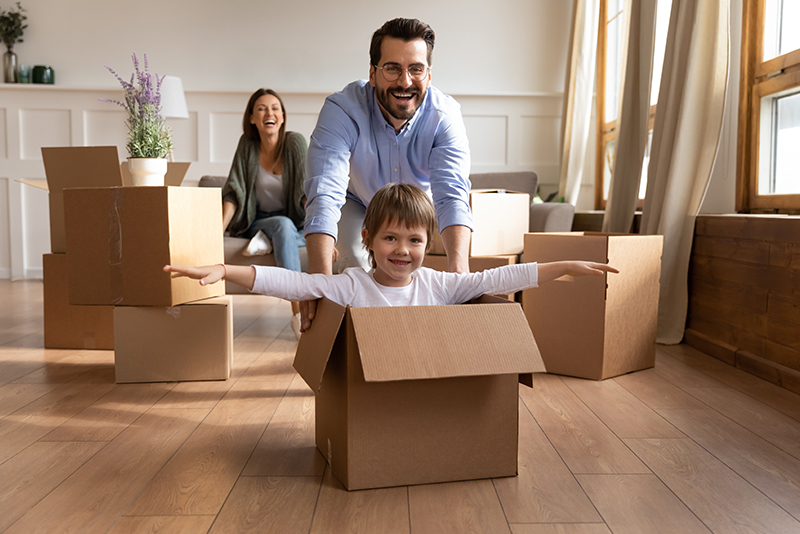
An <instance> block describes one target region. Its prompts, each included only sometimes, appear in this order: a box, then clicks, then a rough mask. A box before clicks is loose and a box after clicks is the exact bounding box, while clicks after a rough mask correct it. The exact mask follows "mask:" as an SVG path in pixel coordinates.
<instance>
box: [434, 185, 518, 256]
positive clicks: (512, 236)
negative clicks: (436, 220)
mask: <svg viewBox="0 0 800 534" xmlns="http://www.w3.org/2000/svg"><path fill="white" fill-rule="evenodd" d="M469 206H470V209H471V210H472V220H473V223H474V226H475V229H474V231H473V232H472V235H471V240H470V245H469V247H470V248H469V255H470V256H495V255H498V254H521V253H522V249H523V248H524V243H523V236H524V235H525V234H526V233H527V232H528V229H529V228H530V218H531V197H530V195H529V194H528V193H519V192H516V191H506V190H505V189H473V190H472V191H470V192H469ZM446 253H447V252H446V251H445V249H444V244H443V243H442V237H441V236H440V235H439V229H438V227H437V229H436V232H434V235H433V243H432V245H431V250H430V254H439V255H442V254H446Z"/></svg>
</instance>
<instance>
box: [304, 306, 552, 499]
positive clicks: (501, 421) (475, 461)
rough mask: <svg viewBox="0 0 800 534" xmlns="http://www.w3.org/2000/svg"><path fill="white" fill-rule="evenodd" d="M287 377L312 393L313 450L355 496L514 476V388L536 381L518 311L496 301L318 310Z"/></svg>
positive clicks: (530, 342)
mask: <svg viewBox="0 0 800 534" xmlns="http://www.w3.org/2000/svg"><path fill="white" fill-rule="evenodd" d="M488 302H491V303H488ZM294 367H295V369H296V370H297V372H298V373H300V376H302V377H303V379H304V380H305V381H306V383H307V384H308V385H309V387H311V389H312V390H314V392H315V393H316V412H315V414H316V444H317V447H318V448H319V450H320V451H321V452H322V455H323V456H324V457H325V458H327V460H328V462H329V463H330V465H331V468H332V470H333V473H334V474H335V475H336V476H337V477H338V478H339V479H340V480H341V481H342V483H343V484H344V486H345V487H346V488H348V489H351V490H354V489H364V488H378V487H387V486H402V485H408V484H425V483H433V482H446V481H453V480H468V479H477V478H490V477H504V476H514V475H516V473H517V439H518V419H517V417H518V413H517V407H518V388H519V381H520V379H521V378H522V377H524V381H525V382H526V383H528V384H532V382H531V380H532V375H531V374H530V373H536V372H543V371H544V365H543V363H542V359H541V357H540V355H539V351H538V349H537V347H536V342H535V341H534V339H533V336H532V335H531V332H530V329H529V328H528V325H527V323H526V321H525V317H524V315H523V314H522V310H521V309H520V306H519V304H515V303H510V302H508V301H504V300H502V299H497V298H493V297H484V298H483V299H482V300H481V303H474V304H465V305H461V306H417V307H379V308H351V307H346V308H344V307H342V306H339V305H337V304H335V303H333V302H331V301H329V300H325V299H323V300H321V301H320V302H319V304H318V306H317V315H316V317H315V318H314V322H313V323H312V326H311V329H309V330H308V331H306V332H305V333H304V334H303V337H302V338H301V339H300V344H299V346H298V349H297V354H296V355H295V361H294ZM521 373H524V375H521Z"/></svg>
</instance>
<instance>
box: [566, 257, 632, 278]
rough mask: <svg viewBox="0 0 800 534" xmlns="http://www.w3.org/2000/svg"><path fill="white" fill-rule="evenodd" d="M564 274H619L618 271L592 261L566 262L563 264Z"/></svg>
mask: <svg viewBox="0 0 800 534" xmlns="http://www.w3.org/2000/svg"><path fill="white" fill-rule="evenodd" d="M565 263H566V264H567V265H566V272H565V274H568V275H570V276H602V275H603V273H619V270H618V269H615V268H614V267H612V266H610V265H607V264H605V263H595V262H593V261H568V262H565Z"/></svg>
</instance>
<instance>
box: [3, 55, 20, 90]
mask: <svg viewBox="0 0 800 534" xmlns="http://www.w3.org/2000/svg"><path fill="white" fill-rule="evenodd" d="M3 80H4V81H5V82H6V83H17V54H16V53H15V52H12V51H11V50H9V51H8V52H6V53H5V54H3Z"/></svg>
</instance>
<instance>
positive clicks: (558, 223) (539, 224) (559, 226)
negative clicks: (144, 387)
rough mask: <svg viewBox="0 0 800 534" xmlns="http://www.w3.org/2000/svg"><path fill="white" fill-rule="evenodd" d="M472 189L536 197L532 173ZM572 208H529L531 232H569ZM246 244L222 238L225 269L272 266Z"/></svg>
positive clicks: (483, 180)
mask: <svg viewBox="0 0 800 534" xmlns="http://www.w3.org/2000/svg"><path fill="white" fill-rule="evenodd" d="M469 178H470V181H471V182H472V188H473V189H506V190H508V191H520V192H523V193H528V194H529V195H530V197H531V199H533V197H534V196H536V187H537V185H538V183H539V178H538V176H537V175H536V173H535V172H530V171H520V172H494V173H479V174H472V175H470V177H469ZM225 180H227V177H226V176H203V177H202V178H200V182H199V184H198V185H199V186H200V187H222V186H223V185H224V184H225ZM574 214H575V207H574V206H572V205H571V204H563V203H557V202H548V203H544V204H531V220H530V231H531V232H569V231H570V230H571V229H572V219H573V217H574ZM248 242H249V240H247V239H244V238H241V237H230V236H226V237H225V263H227V264H228V265H275V257H274V256H273V255H272V254H267V255H265V256H249V257H248V256H244V255H242V251H243V250H244V249H245V248H246V247H247V244H248ZM300 264H301V265H302V268H303V271H308V256H307V255H306V249H305V247H301V248H300ZM226 290H227V292H228V293H243V292H246V291H245V290H243V289H242V288H240V287H238V286H235V285H233V284H227V286H226Z"/></svg>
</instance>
